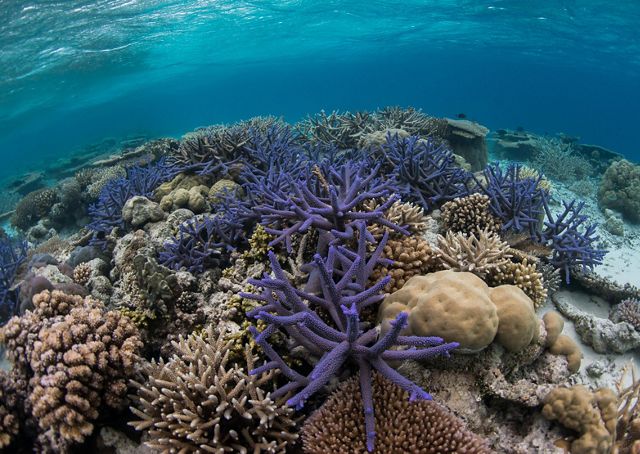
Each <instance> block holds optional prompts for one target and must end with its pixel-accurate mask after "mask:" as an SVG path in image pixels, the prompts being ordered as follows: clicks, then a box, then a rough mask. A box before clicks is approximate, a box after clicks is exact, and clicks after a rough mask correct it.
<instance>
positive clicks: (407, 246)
mask: <svg viewBox="0 0 640 454" xmlns="http://www.w3.org/2000/svg"><path fill="white" fill-rule="evenodd" d="M382 258H384V259H388V260H392V261H393V263H391V264H389V265H384V264H383V265H380V266H378V267H377V268H375V269H374V271H373V273H372V274H371V281H372V282H377V281H379V280H381V279H382V278H384V277H385V276H389V277H390V279H389V283H388V284H387V286H386V287H385V289H384V290H385V292H387V293H393V292H395V291H396V290H400V289H401V288H402V287H403V286H404V285H405V284H406V283H407V281H408V280H409V279H410V278H412V277H413V276H417V275H421V274H426V273H428V272H429V271H435V269H436V267H437V265H438V261H437V257H436V252H435V251H434V250H433V249H432V248H431V246H429V243H428V242H427V241H425V240H423V239H422V238H419V237H416V236H405V237H402V238H400V239H397V240H393V239H392V240H389V241H387V244H385V246H384V249H383V252H382Z"/></svg>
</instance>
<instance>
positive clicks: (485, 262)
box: [435, 230, 510, 278]
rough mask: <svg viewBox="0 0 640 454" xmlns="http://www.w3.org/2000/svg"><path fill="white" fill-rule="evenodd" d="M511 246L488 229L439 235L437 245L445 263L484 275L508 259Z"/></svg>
mask: <svg viewBox="0 0 640 454" xmlns="http://www.w3.org/2000/svg"><path fill="white" fill-rule="evenodd" d="M508 248H509V246H508V245H507V243H505V242H504V241H502V240H501V239H500V237H499V236H498V235H496V234H494V233H491V232H489V231H488V230H483V231H480V232H477V233H473V234H469V235H467V234H464V233H453V232H447V235H446V236H445V237H443V236H442V235H438V247H437V248H435V251H436V253H437V257H438V260H439V261H440V264H441V265H442V267H444V268H445V269H448V270H453V271H468V272H471V273H473V274H476V275H477V276H479V277H482V278H483V277H485V276H486V275H487V273H489V272H491V271H492V270H493V269H495V268H496V267H498V266H501V265H505V264H506V263H508V262H509V257H510V255H509V254H508V252H507V249H508Z"/></svg>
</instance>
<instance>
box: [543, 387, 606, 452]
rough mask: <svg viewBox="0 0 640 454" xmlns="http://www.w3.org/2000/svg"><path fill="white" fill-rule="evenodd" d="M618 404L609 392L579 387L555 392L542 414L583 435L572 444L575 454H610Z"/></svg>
mask: <svg viewBox="0 0 640 454" xmlns="http://www.w3.org/2000/svg"><path fill="white" fill-rule="evenodd" d="M617 403H618V399H617V397H616V395H615V393H614V392H613V391H611V390H610V389H606V388H601V389H598V390H597V391H595V392H591V391H589V390H588V389H587V388H586V387H584V386H582V385H576V386H573V387H571V388H556V389H554V390H552V391H551V392H550V393H549V394H548V395H547V397H546V398H545V405H544V407H543V409H542V414H543V415H544V416H545V418H547V419H549V420H552V421H553V420H557V421H559V422H560V423H561V424H562V425H563V426H565V427H567V428H568V429H572V430H575V431H576V432H578V433H579V434H580V437H579V438H577V439H576V440H574V441H573V442H572V443H571V453H572V454H596V453H608V452H611V450H612V448H613V444H614V440H615V432H616V421H617V415H618V406H617Z"/></svg>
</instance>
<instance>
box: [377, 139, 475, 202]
mask: <svg viewBox="0 0 640 454" xmlns="http://www.w3.org/2000/svg"><path fill="white" fill-rule="evenodd" d="M381 158H382V159H383V160H385V161H386V165H385V168H386V169H387V170H388V172H389V174H390V175H391V176H393V177H394V178H395V179H396V181H397V187H398V188H399V192H400V195H401V196H402V199H403V200H404V201H407V202H415V203H417V204H419V205H420V206H422V207H423V208H424V209H425V210H427V211H429V210H432V209H433V208H434V207H435V206H436V205H438V204H439V203H442V202H446V201H448V200H453V199H454V198H456V197H458V196H460V195H462V194H463V192H464V183H465V181H466V180H467V179H468V174H467V172H466V171H464V170H463V169H461V168H459V167H457V166H456V165H455V158H454V156H453V152H452V151H451V150H450V149H449V148H447V147H446V146H445V145H444V144H440V145H437V144H436V143H435V142H433V141H432V140H431V139H421V138H420V137H418V136H410V137H399V136H398V134H395V135H393V134H391V133H388V134H387V141H386V143H385V144H384V145H383V146H382V149H381Z"/></svg>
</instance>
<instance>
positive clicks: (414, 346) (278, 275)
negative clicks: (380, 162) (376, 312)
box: [241, 223, 458, 451]
mask: <svg viewBox="0 0 640 454" xmlns="http://www.w3.org/2000/svg"><path fill="white" fill-rule="evenodd" d="M361 225H363V223H361ZM359 230H360V231H362V230H364V227H360V228H359ZM361 238H362V239H361V240H360V241H361V242H364V239H363V238H364V235H362V237H361ZM385 241H386V236H385V238H384V239H383V241H382V243H381V245H378V248H376V251H375V252H374V253H373V254H372V255H371V256H367V253H366V252H365V251H366V250H367V249H368V248H358V251H357V252H355V253H353V254H345V249H344V248H341V247H338V246H331V247H330V248H329V251H328V254H327V257H326V258H323V257H321V256H320V255H319V254H316V255H315V257H314V261H313V263H314V266H315V268H316V270H317V274H318V275H319V277H320V284H321V285H320V288H321V292H320V293H319V294H316V293H307V292H304V291H301V290H298V289H297V288H295V287H294V286H293V285H292V284H291V283H290V282H289V280H288V279H287V277H286V275H285V273H284V271H283V270H282V268H281V267H280V264H279V263H278V260H277V259H276V256H275V254H273V253H272V252H270V253H269V260H270V262H271V268H272V271H273V277H271V276H269V275H265V277H264V278H263V279H260V280H255V279H254V280H250V283H251V284H253V285H255V286H257V287H260V288H262V289H263V292H262V293H260V294H249V293H242V294H241V296H243V297H244V298H249V299H253V300H256V301H259V302H261V303H262V304H263V305H262V306H260V307H259V308H257V309H255V310H253V311H251V312H250V313H249V314H248V315H249V316H250V317H255V318H258V319H261V320H263V321H265V322H267V324H268V325H267V328H265V329H264V330H263V331H262V332H260V333H259V332H258V331H257V330H256V329H255V328H253V329H252V332H253V334H254V336H255V340H256V343H257V344H258V345H260V346H261V347H262V349H263V350H264V352H265V353H266V355H267V356H268V358H269V361H268V362H266V363H265V364H264V365H263V366H261V367H258V368H256V369H255V370H253V371H251V372H250V373H251V374H261V373H263V372H265V371H268V370H271V369H280V370H281V372H282V374H283V375H284V376H285V377H286V378H288V379H289V380H290V381H289V383H287V384H285V385H283V386H282V387H280V388H279V389H277V390H276V391H275V392H274V393H272V397H273V398H278V397H280V396H283V395H286V394H287V393H290V392H292V393H293V392H295V394H294V395H293V396H291V397H290V398H289V399H288V401H287V403H288V405H290V406H293V407H296V408H298V409H300V408H302V407H303V405H304V403H305V401H306V400H307V399H309V398H310V397H311V396H312V395H313V394H315V393H316V392H318V391H319V390H321V389H322V388H323V387H324V386H325V385H326V384H327V383H328V382H329V380H330V379H331V378H332V377H335V376H338V375H339V374H340V372H341V370H342V369H343V368H344V366H345V364H346V363H347V362H349V361H351V362H353V363H355V364H356V365H357V366H358V370H359V376H360V386H361V392H362V399H363V404H364V405H363V406H364V413H365V425H366V429H367V448H368V450H369V451H373V449H374V441H375V431H374V427H375V424H374V407H373V396H372V391H371V386H372V382H371V380H372V371H373V370H374V369H375V370H377V371H378V372H380V373H381V374H382V375H384V376H385V377H387V378H388V379H390V380H391V381H393V382H394V383H395V384H397V385H398V386H400V387H401V388H402V389H405V390H406V391H408V392H409V394H410V396H411V399H412V400H413V399H431V396H430V395H429V394H428V393H427V392H425V391H424V390H423V389H422V388H420V387H419V386H418V385H416V384H415V383H413V382H411V381H410V380H408V379H406V378H405V377H403V376H402V375H400V374H399V373H398V372H397V371H396V370H395V369H393V368H392V367H390V366H389V365H388V364H387V361H398V360H407V359H417V360H424V359H428V358H433V357H437V356H445V357H446V356H448V355H449V352H450V351H451V350H452V349H454V348H456V347H457V346H458V344H457V343H455V342H451V343H443V340H442V339H441V338H438V337H418V336H401V335H400V332H401V331H402V329H403V328H404V327H405V326H406V324H407V314H406V313H404V312H403V313H401V314H399V315H398V317H397V318H396V319H395V320H394V321H393V322H392V324H391V330H390V331H389V332H387V333H386V334H385V335H384V336H382V337H380V338H379V337H378V332H377V330H376V328H371V329H368V330H366V331H364V330H363V329H362V324H361V318H360V314H361V311H362V310H363V309H364V308H366V307H369V306H371V305H373V304H376V303H378V302H380V300H381V299H382V298H383V295H382V294H381V291H382V289H383V288H384V287H385V285H387V283H388V282H389V277H388V276H387V277H386V278H384V279H382V280H380V281H379V282H377V283H375V284H373V285H371V286H367V284H366V282H368V279H369V277H370V274H371V270H372V269H373V265H374V264H375V263H377V261H378V260H379V256H380V254H381V252H382V247H383V246H384V242H385ZM314 308H315V310H314ZM318 311H321V312H323V313H324V314H328V317H329V318H330V320H331V322H330V323H329V322H327V321H325V320H326V318H322V317H320V315H319V313H318ZM278 330H280V331H284V332H286V333H287V334H288V336H289V337H290V338H291V339H292V340H293V341H294V343H295V344H297V345H300V346H303V347H304V348H305V349H307V350H308V351H309V352H310V353H312V354H314V355H317V356H318V357H319V358H320V360H319V362H318V363H317V364H316V365H315V367H314V368H313V370H312V371H311V373H309V374H308V375H303V374H301V373H299V372H297V371H296V370H294V369H292V368H291V367H289V366H288V365H287V364H286V363H285V362H284V360H283V359H282V357H281V356H280V355H279V354H278V353H276V351H275V350H274V349H273V347H272V346H271V345H270V344H269V342H268V340H269V337H270V336H271V335H273V334H275V333H276V331H278ZM392 347H400V349H397V348H394V349H392Z"/></svg>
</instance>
